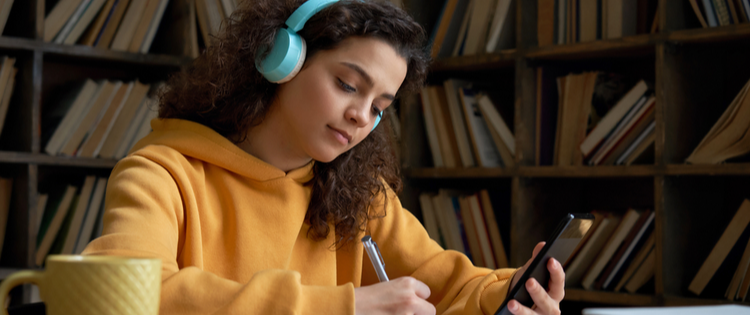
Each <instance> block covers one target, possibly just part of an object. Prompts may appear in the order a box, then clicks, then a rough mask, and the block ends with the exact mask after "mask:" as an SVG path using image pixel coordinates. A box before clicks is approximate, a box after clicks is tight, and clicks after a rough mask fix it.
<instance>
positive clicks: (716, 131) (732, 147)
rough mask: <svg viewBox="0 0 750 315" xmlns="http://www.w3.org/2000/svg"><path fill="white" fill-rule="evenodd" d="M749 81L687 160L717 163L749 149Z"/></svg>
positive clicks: (699, 162)
mask: <svg viewBox="0 0 750 315" xmlns="http://www.w3.org/2000/svg"><path fill="white" fill-rule="evenodd" d="M749 87H750V81H748V82H747V83H746V84H745V86H744V87H743V88H742V90H741V91H740V93H739V94H738V95H737V96H736V97H735V98H734V100H733V101H732V103H730V105H729V107H728V108H727V109H726V110H725V111H724V113H723V114H722V115H721V117H720V118H719V120H718V121H716V123H715V124H714V126H713V127H712V128H711V130H709V132H708V134H707V135H706V136H705V137H704V138H703V140H701V142H700V143H699V144H698V146H697V147H696V148H695V149H694V150H693V152H692V153H691V154H690V156H688V158H687V159H686V160H685V161H686V162H688V163H691V164H716V163H720V162H722V161H724V160H726V159H729V158H732V157H736V156H740V155H743V154H746V153H747V152H750V146H748V141H749V140H748V139H749V138H750V136H747V137H746V134H748V133H749V132H748V130H750V128H749V127H750V97H748V90H749Z"/></svg>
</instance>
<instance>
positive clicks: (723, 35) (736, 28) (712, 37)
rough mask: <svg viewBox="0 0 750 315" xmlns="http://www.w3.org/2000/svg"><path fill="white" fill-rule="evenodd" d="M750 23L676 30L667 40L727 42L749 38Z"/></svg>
mask: <svg viewBox="0 0 750 315" xmlns="http://www.w3.org/2000/svg"><path fill="white" fill-rule="evenodd" d="M749 38H750V24H748V23H744V24H734V25H727V26H721V27H709V28H696V29H689V30H680V31H674V32H671V33H669V34H668V35H667V38H666V39H667V40H669V41H674V42H684V43H707V42H726V41H733V40H741V39H745V40H746V39H749Z"/></svg>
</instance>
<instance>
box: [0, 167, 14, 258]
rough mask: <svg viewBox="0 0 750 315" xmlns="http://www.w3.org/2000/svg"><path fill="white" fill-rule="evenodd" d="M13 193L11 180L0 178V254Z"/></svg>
mask: <svg viewBox="0 0 750 315" xmlns="http://www.w3.org/2000/svg"><path fill="white" fill-rule="evenodd" d="M12 192H13V178H1V177H0V254H2V252H3V243H4V242H5V232H6V229H7V227H8V214H9V213H10V199H11V193H12Z"/></svg>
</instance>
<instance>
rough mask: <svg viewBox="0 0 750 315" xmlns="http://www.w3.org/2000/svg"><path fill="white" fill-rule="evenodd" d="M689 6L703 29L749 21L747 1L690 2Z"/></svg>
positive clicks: (749, 4) (749, 11)
mask: <svg viewBox="0 0 750 315" xmlns="http://www.w3.org/2000/svg"><path fill="white" fill-rule="evenodd" d="M698 2H700V4H699V3H698ZM690 5H691V6H692V7H693V11H694V12H695V16H696V17H698V21H699V22H700V23H701V25H702V26H703V27H704V28H707V27H716V26H724V25H731V24H740V23H747V22H748V21H750V1H748V0H718V1H716V0H713V1H712V0H700V1H699V0H690Z"/></svg>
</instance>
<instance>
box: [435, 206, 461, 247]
mask: <svg viewBox="0 0 750 315" xmlns="http://www.w3.org/2000/svg"><path fill="white" fill-rule="evenodd" d="M432 202H433V204H434V205H435V209H436V210H437V213H438V215H437V217H438V224H439V225H440V230H441V231H444V233H443V236H445V247H446V249H452V250H456V251H459V252H462V253H465V252H466V249H465V248H464V245H463V241H462V240H461V233H460V231H459V227H458V220H457V219H456V215H455V213H454V210H453V201H452V200H451V198H450V196H448V195H447V194H446V193H445V192H443V191H440V192H439V193H438V194H437V195H435V197H434V198H433V199H432Z"/></svg>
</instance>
